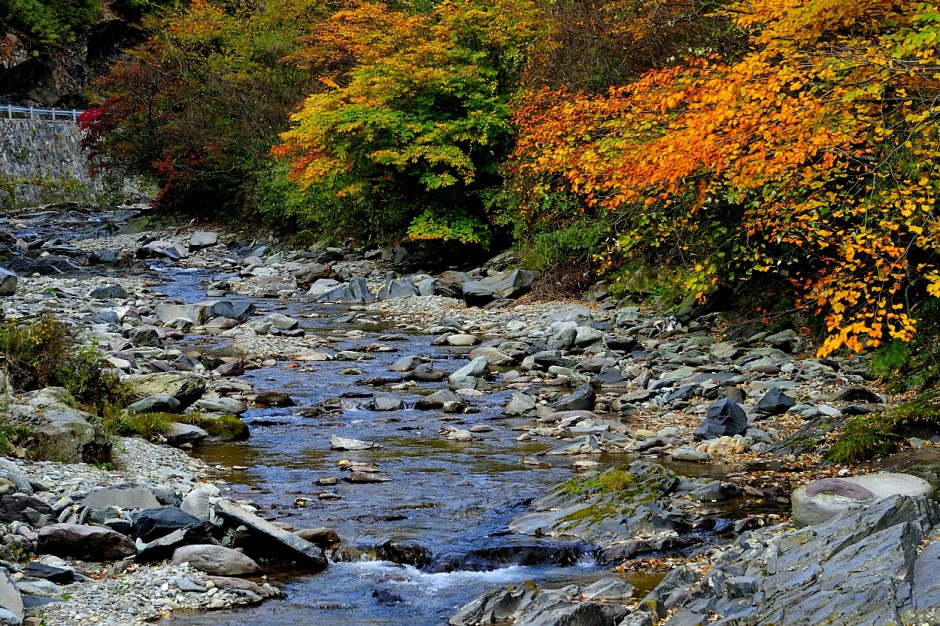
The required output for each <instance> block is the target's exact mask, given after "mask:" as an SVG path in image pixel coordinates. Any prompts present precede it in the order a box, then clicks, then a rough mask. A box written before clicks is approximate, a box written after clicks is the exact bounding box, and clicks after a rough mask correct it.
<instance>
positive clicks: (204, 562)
mask: <svg viewBox="0 0 940 626" xmlns="http://www.w3.org/2000/svg"><path fill="white" fill-rule="evenodd" d="M173 563H175V564H180V563H189V564H190V565H191V566H193V567H194V568H196V569H197V570H199V571H200V572H205V573H207V574H213V575H216V576H248V575H251V574H255V573H257V572H259V571H261V568H260V567H259V566H258V564H257V563H256V562H255V561H254V559H252V558H251V557H248V556H245V555H244V554H242V553H241V552H239V551H238V550H232V549H231V548H225V547H222V546H214V545H194V546H183V547H181V548H177V549H176V550H175V551H174V552H173Z"/></svg>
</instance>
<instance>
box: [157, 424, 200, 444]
mask: <svg viewBox="0 0 940 626" xmlns="http://www.w3.org/2000/svg"><path fill="white" fill-rule="evenodd" d="M162 435H163V438H164V439H165V440H166V442H167V444H169V445H171V446H175V447H179V446H182V445H183V444H187V443H188V444H196V443H199V442H200V441H202V440H203V439H205V438H206V437H208V436H209V433H208V432H206V431H205V430H203V429H202V428H199V427H198V426H195V425H194V424H183V423H182V422H172V423H171V424H170V426H169V428H167V430H166V432H164V433H162Z"/></svg>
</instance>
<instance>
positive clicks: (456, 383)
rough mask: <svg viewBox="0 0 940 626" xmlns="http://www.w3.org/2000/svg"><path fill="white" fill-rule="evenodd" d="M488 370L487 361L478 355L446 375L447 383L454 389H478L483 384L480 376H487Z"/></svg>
mask: <svg viewBox="0 0 940 626" xmlns="http://www.w3.org/2000/svg"><path fill="white" fill-rule="evenodd" d="M489 371H490V364H489V362H487V360H486V359H484V358H483V357H478V358H476V359H473V360H472V361H470V362H469V363H467V364H466V365H464V366H463V367H461V368H460V369H458V370H457V371H456V372H454V373H453V374H451V375H450V376H448V377H447V384H448V386H449V387H450V388H451V389H452V390H454V391H456V390H457V389H480V387H482V386H484V381H483V380H482V378H483V377H484V376H488V375H489Z"/></svg>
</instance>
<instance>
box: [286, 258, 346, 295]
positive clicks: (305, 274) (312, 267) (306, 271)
mask: <svg viewBox="0 0 940 626" xmlns="http://www.w3.org/2000/svg"><path fill="white" fill-rule="evenodd" d="M330 274H332V270H331V269H330V266H328V265H325V264H323V263H304V264H303V265H301V266H300V267H299V268H297V269H296V270H294V278H295V279H296V280H297V284H298V285H300V286H301V287H303V288H304V289H309V288H310V285H312V284H313V283H314V282H315V281H316V280H318V279H321V278H329V276H330ZM336 284H338V283H335V284H334V285H332V286H334V287H335V286H336ZM310 295H319V294H310Z"/></svg>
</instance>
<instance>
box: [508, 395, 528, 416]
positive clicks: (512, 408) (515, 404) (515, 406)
mask: <svg viewBox="0 0 940 626" xmlns="http://www.w3.org/2000/svg"><path fill="white" fill-rule="evenodd" d="M534 410H535V398H533V397H532V396H530V395H527V394H524V393H520V392H518V391H513V392H512V397H511V398H510V399H509V402H508V403H507V404H506V406H504V407H503V415H509V416H516V415H525V414H526V413H529V412H531V411H534Z"/></svg>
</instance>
